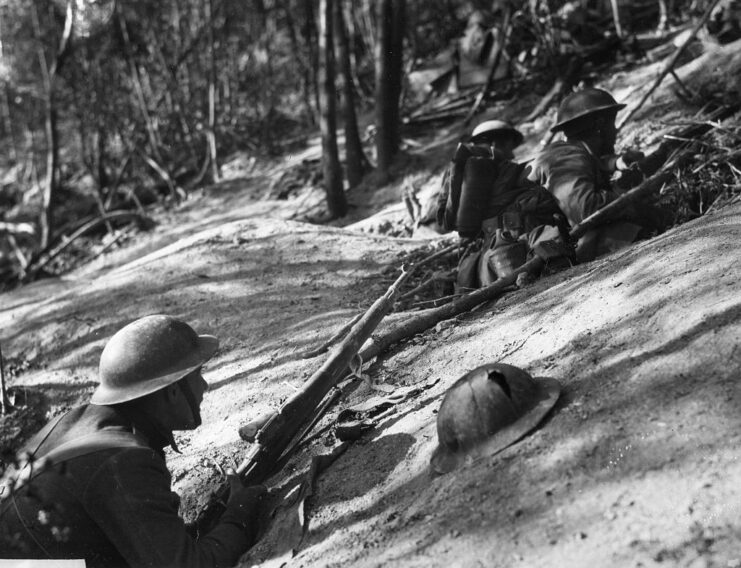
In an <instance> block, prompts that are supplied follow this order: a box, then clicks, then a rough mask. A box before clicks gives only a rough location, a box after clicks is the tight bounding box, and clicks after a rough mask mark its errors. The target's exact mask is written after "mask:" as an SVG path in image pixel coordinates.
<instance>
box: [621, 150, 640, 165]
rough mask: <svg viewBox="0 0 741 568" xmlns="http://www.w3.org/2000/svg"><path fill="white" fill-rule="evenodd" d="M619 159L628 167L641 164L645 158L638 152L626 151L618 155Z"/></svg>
mask: <svg viewBox="0 0 741 568" xmlns="http://www.w3.org/2000/svg"><path fill="white" fill-rule="evenodd" d="M620 158H621V159H622V161H623V162H624V163H625V165H626V166H629V167H630V166H632V165H633V164H637V163H639V162H642V161H643V160H644V159H645V158H646V155H645V154H644V153H643V152H640V151H638V150H626V151H625V152H623V153H622V154H621V155H620Z"/></svg>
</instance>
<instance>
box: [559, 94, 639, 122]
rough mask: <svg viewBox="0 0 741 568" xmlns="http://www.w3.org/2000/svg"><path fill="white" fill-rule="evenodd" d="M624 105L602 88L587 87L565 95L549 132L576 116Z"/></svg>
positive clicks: (616, 109)
mask: <svg viewBox="0 0 741 568" xmlns="http://www.w3.org/2000/svg"><path fill="white" fill-rule="evenodd" d="M625 106H626V105H624V104H622V103H618V102H617V101H616V100H615V99H614V98H613V96H612V95H611V94H610V93H608V92H607V91H604V90H602V89H596V88H594V87H589V88H587V89H582V90H581V91H576V92H575V93H571V94H570V95H569V96H567V97H566V98H565V99H564V100H563V101H562V102H561V106H559V107H558V115H557V117H556V124H555V125H554V126H553V127H551V132H558V131H560V130H563V127H564V126H565V125H567V124H569V123H571V122H573V121H574V120H576V119H578V118H582V117H584V116H587V115H589V114H593V113H595V112H600V111H605V110H615V111H618V110H620V109H622V108H625Z"/></svg>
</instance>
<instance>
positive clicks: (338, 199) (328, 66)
mask: <svg viewBox="0 0 741 568" xmlns="http://www.w3.org/2000/svg"><path fill="white" fill-rule="evenodd" d="M333 5H334V0H321V2H320V3H319V69H318V71H319V115H320V116H319V126H320V129H321V132H322V170H323V172H324V189H325V191H326V192H327V209H328V210H329V215H330V217H332V218H333V219H334V218H337V217H343V216H344V215H345V214H346V213H347V199H346V198H345V192H344V190H343V186H342V170H341V168H340V158H339V154H338V151H337V117H336V106H337V105H336V101H335V70H334V66H335V61H334V45H333V44H334V42H333V39H332V36H333V30H332V28H333V26H332V19H333V18H332V13H333Z"/></svg>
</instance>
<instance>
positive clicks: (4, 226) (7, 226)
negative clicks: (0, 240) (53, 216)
mask: <svg viewBox="0 0 741 568" xmlns="http://www.w3.org/2000/svg"><path fill="white" fill-rule="evenodd" d="M0 233H9V234H11V235H26V236H28V237H33V236H34V235H35V234H36V228H35V227H34V226H33V225H32V224H31V223H8V222H5V221H0Z"/></svg>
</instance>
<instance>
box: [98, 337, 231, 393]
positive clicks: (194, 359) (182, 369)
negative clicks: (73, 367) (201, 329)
mask: <svg viewBox="0 0 741 568" xmlns="http://www.w3.org/2000/svg"><path fill="white" fill-rule="evenodd" d="M218 348H219V340H218V339H217V338H216V337H214V336H213V335H199V336H198V348H197V349H196V350H194V351H193V352H191V353H190V354H189V356H188V357H185V358H183V359H181V360H180V361H178V363H177V365H176V366H174V367H170V368H169V369H167V370H166V371H164V372H163V373H161V374H160V375H158V376H156V377H153V378H152V379H151V380H147V381H145V382H141V383H137V384H136V385H127V386H126V387H125V388H115V387H111V386H106V385H102V384H101V385H99V386H98V388H97V389H96V390H95V392H94V393H93V396H92V398H91V399H90V404H96V405H103V404H120V403H122V402H128V401H130V400H135V399H137V398H141V397H143V396H146V395H148V394H151V393H153V392H156V391H158V390H160V389H163V388H165V387H166V386H167V385H171V384H172V383H175V382H177V381H179V380H180V379H182V378H183V377H185V376H186V375H188V374H190V373H192V372H193V371H195V370H196V369H197V368H198V367H200V366H201V365H203V364H204V363H205V362H206V361H208V360H209V359H211V357H213V355H214V353H216V350H217V349H218Z"/></svg>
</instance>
